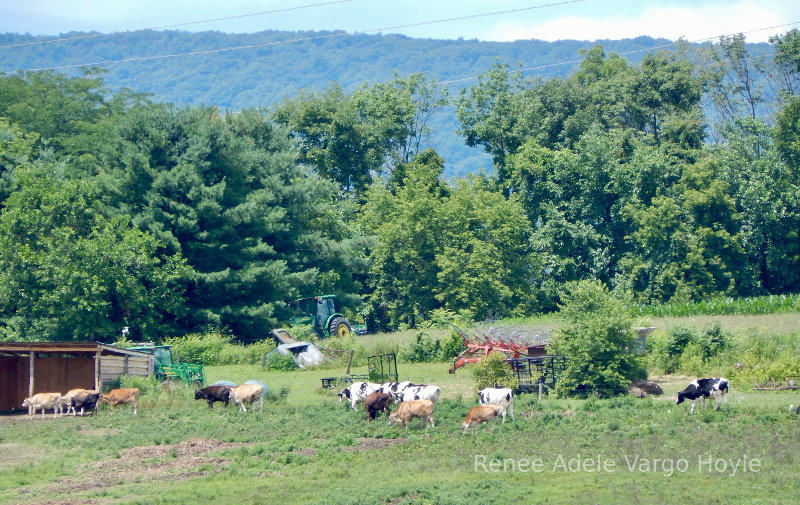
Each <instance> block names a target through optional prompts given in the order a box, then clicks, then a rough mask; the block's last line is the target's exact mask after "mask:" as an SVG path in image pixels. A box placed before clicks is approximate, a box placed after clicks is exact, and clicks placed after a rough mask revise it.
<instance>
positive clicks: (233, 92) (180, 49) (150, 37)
mask: <svg viewBox="0 0 800 505" xmlns="http://www.w3.org/2000/svg"><path fill="white" fill-rule="evenodd" d="M93 35H94V36H93ZM53 38H61V39H69V40H65V41H61V42H54V43H47V44H32V45H22V46H17V47H4V48H3V49H2V51H0V71H3V72H7V73H9V72H14V71H16V70H19V69H23V70H25V69H38V68H45V67H62V66H66V65H88V66H91V64H92V63H100V62H111V61H114V62H116V61H119V60H126V59H134V58H148V57H154V56H164V55H176V54H186V53H198V54H193V55H186V56H176V57H169V58H159V59H148V60H143V61H128V62H123V63H113V64H104V65H103V67H104V68H106V69H107V70H108V74H106V75H104V77H103V78H104V81H105V82H106V83H107V84H108V85H109V86H111V87H112V88H114V89H119V88H121V87H128V88H131V89H134V90H137V91H147V92H151V93H153V94H154V95H155V96H156V98H157V99H158V100H159V101H165V102H171V103H175V104H178V105H200V104H205V105H210V104H215V105H217V106H220V107H223V108H228V109H242V108H246V107H252V106H263V105H270V104H273V103H275V102H278V101H280V100H282V99H283V98H284V97H286V96H292V95H294V94H295V93H296V92H297V91H298V90H301V89H304V88H310V89H313V90H316V91H321V90H324V89H325V88H327V87H328V86H329V85H330V84H331V83H332V82H334V81H335V82H337V83H339V84H340V85H341V86H342V88H343V89H344V91H346V92H347V91H352V90H354V89H355V88H356V87H357V86H358V85H360V84H362V83H365V82H368V83H376V82H384V81H387V80H389V79H391V78H392V75H393V73H394V72H395V71H397V72H398V73H399V74H400V75H402V76H406V75H409V74H414V73H420V72H422V73H424V74H425V75H426V76H428V77H429V78H433V79H437V80H439V81H450V80H457V79H464V78H468V77H474V76H476V75H478V74H482V73H485V72H486V71H488V70H489V68H490V67H491V65H492V63H494V61H495V59H498V60H500V61H504V62H507V63H510V64H512V65H516V64H517V63H520V64H522V66H523V67H524V68H532V67H542V68H541V69H540V70H537V71H536V72H535V76H541V77H544V78H547V77H556V76H558V77H563V76H565V75H567V74H568V73H569V72H570V71H572V70H574V68H575V67H576V66H577V63H574V62H576V61H578V60H580V55H579V50H580V49H588V48H591V47H592V46H594V45H595V44H602V45H603V47H604V48H605V49H606V51H609V52H610V51H613V52H617V53H629V52H632V51H640V50H643V49H644V50H646V49H650V48H655V47H661V46H663V45H664V44H669V41H666V40H664V39H652V38H650V37H640V38H637V39H627V40H606V41H597V42H585V41H583V42H582V41H574V40H572V41H559V42H544V41H539V40H523V41H517V42H510V43H501V42H479V41H476V40H434V39H414V38H409V37H405V36H402V35H350V34H346V33H345V32H285V31H274V30H269V31H263V32H259V33H254V34H225V33H220V32H201V33H188V32H181V31H152V30H143V31H136V32H127V33H116V34H109V35H101V34H96V33H95V34H89V33H79V32H76V33H68V34H63V35H59V36H58V37H52V36H46V37H32V36H29V35H19V34H3V35H2V36H0V45H2V46H10V45H17V44H27V43H30V42H39V41H44V40H51V39H53ZM228 48H244V49H233V50H226V51H220V52H213V53H204V51H216V50H220V49H228ZM643 54H644V52H639V53H633V54H631V55H630V58H632V59H633V60H638V59H639V58H640V57H641V56H642V55H643ZM570 62H573V63H570ZM65 70H66V69H65ZM65 70H64V71H65ZM67 73H69V72H67ZM72 73H73V74H77V69H76V68H75V69H72ZM462 84H467V85H468V84H469V82H468V81H467V82H465V83H462Z"/></svg>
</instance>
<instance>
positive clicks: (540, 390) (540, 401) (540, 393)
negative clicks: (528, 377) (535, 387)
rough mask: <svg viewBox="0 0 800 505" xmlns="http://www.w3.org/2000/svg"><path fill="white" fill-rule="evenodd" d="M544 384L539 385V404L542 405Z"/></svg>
mask: <svg viewBox="0 0 800 505" xmlns="http://www.w3.org/2000/svg"><path fill="white" fill-rule="evenodd" d="M542 389H543V388H542V383H541V382H540V383H539V403H542Z"/></svg>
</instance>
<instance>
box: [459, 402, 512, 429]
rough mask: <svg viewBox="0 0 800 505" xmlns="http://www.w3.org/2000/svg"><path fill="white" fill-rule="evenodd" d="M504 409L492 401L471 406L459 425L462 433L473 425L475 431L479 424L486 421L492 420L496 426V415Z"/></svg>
mask: <svg viewBox="0 0 800 505" xmlns="http://www.w3.org/2000/svg"><path fill="white" fill-rule="evenodd" d="M504 411H505V408H504V407H503V406H502V405H495V404H493V403H492V404H487V405H481V406H479V407H472V408H471V409H469V412H467V417H465V418H464V422H463V423H462V424H461V427H462V428H464V433H466V432H467V430H468V429H469V428H470V427H472V426H475V427H476V428H475V431H477V430H478V428H477V426H478V425H479V424H481V423H488V422H489V421H492V420H494V425H495V426H497V416H498V414H500V413H501V412H504Z"/></svg>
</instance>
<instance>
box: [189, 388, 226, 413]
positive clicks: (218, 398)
mask: <svg viewBox="0 0 800 505" xmlns="http://www.w3.org/2000/svg"><path fill="white" fill-rule="evenodd" d="M194 399H195V400H206V401H207V402H208V408H210V409H213V408H214V402H225V406H226V407H227V406H228V402H230V400H231V387H230V386H208V387H205V388H203V389H199V390H197V391H195V392H194Z"/></svg>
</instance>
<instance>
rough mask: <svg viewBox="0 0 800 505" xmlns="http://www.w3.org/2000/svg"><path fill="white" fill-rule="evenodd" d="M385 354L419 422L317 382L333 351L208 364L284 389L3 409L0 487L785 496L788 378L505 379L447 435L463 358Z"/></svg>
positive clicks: (793, 478) (457, 417) (197, 497)
mask: <svg viewBox="0 0 800 505" xmlns="http://www.w3.org/2000/svg"><path fill="white" fill-rule="evenodd" d="M358 371H359V370H356V369H354V370H353V372H356V373H357V372H358ZM399 371H400V373H401V375H402V377H401V378H404V379H409V380H414V381H416V382H428V383H433V384H437V385H439V386H440V387H441V388H442V392H443V394H442V399H441V400H440V401H439V403H437V405H436V410H435V419H436V426H435V427H434V428H432V429H428V430H425V429H422V428H421V425H420V424H418V423H417V422H415V423H413V424H412V426H411V428H410V429H408V430H403V429H399V428H398V427H397V426H391V427H390V426H388V425H387V423H386V420H385V418H380V419H379V420H377V421H375V422H372V423H368V422H367V421H366V420H365V415H364V412H363V410H361V409H359V410H358V411H352V410H350V409H349V407H348V406H347V404H345V403H339V402H338V398H337V396H336V391H335V390H330V389H328V390H326V389H322V388H321V381H320V379H321V378H322V377H327V376H336V375H337V374H340V373H342V374H343V373H344V369H333V368H331V369H324V370H311V371H297V372H282V373H278V372H266V371H264V370H262V369H261V367H259V366H238V367H237V366H224V367H209V368H208V370H207V376H208V379H209V380H210V381H214V380H220V379H225V380H232V381H235V382H241V381H243V380H248V379H257V380H260V381H262V382H264V383H266V384H267V386H268V387H269V388H270V390H271V391H273V392H274V391H278V390H280V389H281V388H289V393H288V395H286V396H284V397H283V398H281V399H277V400H273V401H268V402H267V403H266V404H265V407H264V410H263V412H258V411H256V412H247V413H246V414H243V413H240V412H238V411H237V410H236V409H235V408H234V407H233V406H229V407H228V408H224V407H223V406H222V405H221V404H217V407H216V408H214V409H213V410H210V409H208V407H207V405H206V403H205V402H203V401H195V400H193V392H192V390H191V388H178V389H177V390H175V391H173V392H171V393H168V392H166V391H162V390H160V389H158V388H152V389H150V390H148V391H146V393H147V394H145V395H143V396H142V398H141V402H140V406H139V414H138V415H137V416H135V417H134V416H133V415H131V413H130V412H129V411H128V410H126V409H123V410H122V411H121V412H116V413H115V414H114V415H113V416H112V415H111V414H110V413H109V411H108V410H107V409H103V410H101V412H100V413H99V414H98V415H96V416H93V417H86V418H75V417H64V418H58V419H52V416H48V417H47V418H46V419H45V420H41V418H39V417H36V418H34V419H33V420H29V419H28V418H27V416H4V417H3V418H1V419H0V454H2V455H3V457H2V458H0V489H2V490H3V491H2V492H0V504H12V503H13V504H17V503H19V504H33V503H90V504H101V503H103V504H104V503H152V504H167V503H248V504H250V503H254V504H258V503H263V504H271V503H293V504H300V503H319V504H339V503H341V504H347V503H352V504H372V503H375V504H383V503H390V504H402V503H409V504H410V503H418V504H427V503H467V502H469V503H525V504H527V503H570V504H571V503H591V504H595V503H654V504H655V503H658V504H663V503H687V502H690V501H692V502H698V503H730V502H733V503H788V502H789V501H791V500H792V499H796V498H797V496H798V494H797V489H798V488H797V486H796V484H797V482H798V478H800V466H798V463H799V462H800V457H798V450H797V449H798V447H800V425H798V421H799V420H798V418H797V416H796V415H793V414H791V413H790V412H789V410H788V406H789V404H790V403H794V404H798V403H800V394H796V393H786V392H754V391H734V392H733V394H732V395H731V397H730V401H729V403H728V405H727V406H724V407H723V408H722V409H721V410H719V411H713V410H711V409H706V410H703V409H699V410H698V412H697V413H695V415H693V416H689V415H688V405H686V404H684V405H679V406H676V405H674V392H675V391H677V390H678V389H679V388H681V387H682V386H683V385H685V379H684V378H680V377H659V378H657V380H659V381H660V382H661V383H662V384H663V387H664V388H665V391H666V393H665V395H664V396H663V397H660V398H654V399H644V400H637V399H634V398H632V397H621V398H613V399H607V400H594V399H592V400H570V399H551V398H545V399H544V400H543V401H542V402H541V403H539V402H538V401H537V399H536V396H535V395H523V396H519V397H517V399H516V401H515V414H516V419H515V420H514V421H511V420H510V419H509V421H508V422H507V423H506V424H504V425H503V424H500V425H498V426H497V427H490V426H482V427H480V429H479V430H478V431H477V432H476V433H469V434H467V435H464V434H462V433H461V431H460V424H461V422H462V420H463V417H464V415H465V414H466V412H467V410H468V409H469V407H471V406H473V405H475V400H474V388H473V386H472V379H471V376H470V374H469V372H468V369H466V368H465V369H462V370H459V371H458V372H457V373H456V374H455V375H450V374H448V373H447V364H444V363H438V364H436V363H434V364H401V365H399ZM205 446H207V447H205ZM493 461H494V462H495V463H492V462H493ZM665 461H670V462H671V463H668V464H665V463H664V462H665ZM645 462H646V464H645ZM684 462H685V463H684ZM736 462H740V463H739V465H740V466H739V467H738V469H736V470H735V472H736V473H735V474H734V473H733V472H734V469H733V466H732V465H733V464H736ZM754 462H757V463H758V464H759V465H760V466H757V467H755V468H754ZM612 463H613V468H612V469H611V471H606V470H607V469H608V467H609V466H610V465H612ZM723 463H724V465H723ZM598 464H599V465H600V467H602V468H603V469H604V470H603V471H596V469H597V468H598V466H597V465H598ZM683 464H685V465H686V468H685V469H684V468H683V467H682V466H680V465H683ZM492 465H494V466H492ZM498 465H499V466H498ZM503 465H505V469H504V468H503ZM531 465H533V466H531ZM535 465H539V466H535ZM631 465H632V466H631ZM670 465H672V466H670ZM675 465H678V466H677V467H676V466H675ZM715 465H716V466H715ZM741 465H749V466H747V469H748V471H744V468H745V467H744V466H741ZM533 468H536V471H533ZM494 469H499V470H500V471H496V472H495V471H493V470H494ZM503 470H504V471H503Z"/></svg>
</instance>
